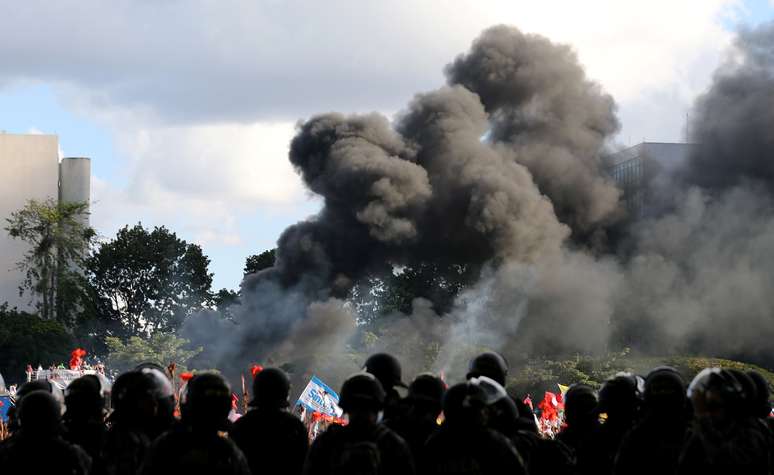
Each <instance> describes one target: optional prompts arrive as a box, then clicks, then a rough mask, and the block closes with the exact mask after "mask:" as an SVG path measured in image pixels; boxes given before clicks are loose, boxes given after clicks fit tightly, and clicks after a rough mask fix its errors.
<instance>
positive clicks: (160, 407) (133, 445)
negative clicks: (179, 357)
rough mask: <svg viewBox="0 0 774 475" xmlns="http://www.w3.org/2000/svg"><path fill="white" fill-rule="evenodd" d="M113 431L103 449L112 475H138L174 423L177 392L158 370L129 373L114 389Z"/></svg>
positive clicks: (108, 471)
mask: <svg viewBox="0 0 774 475" xmlns="http://www.w3.org/2000/svg"><path fill="white" fill-rule="evenodd" d="M111 406H112V407H113V412H112V414H111V415H110V429H109V430H108V434H107V438H106V441H105V447H104V452H103V453H104V457H103V460H104V464H105V467H106V468H105V471H106V473H108V474H109V475H132V474H136V473H137V472H138V470H139V469H140V466H141V465H142V462H143V460H144V459H145V456H146V455H147V452H148V449H149V448H150V445H151V443H152V442H153V440H154V439H155V438H156V437H157V436H158V435H160V433H161V432H162V431H163V430H164V429H168V428H171V426H172V422H173V421H174V418H173V415H172V411H173V410H174V390H173V389H172V383H171V381H169V379H168V378H167V377H166V376H165V375H164V374H163V373H161V372H160V371H159V370H157V369H155V368H145V369H141V370H134V371H129V372H127V373H124V374H122V375H121V376H119V377H118V378H117V379H116V381H115V383H114V384H113V387H112V392H111Z"/></svg>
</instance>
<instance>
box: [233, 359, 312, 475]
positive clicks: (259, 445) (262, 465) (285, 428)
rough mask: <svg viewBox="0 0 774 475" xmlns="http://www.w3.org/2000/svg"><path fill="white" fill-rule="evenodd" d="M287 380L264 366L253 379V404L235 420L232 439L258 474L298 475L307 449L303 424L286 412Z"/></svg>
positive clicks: (285, 376)
mask: <svg viewBox="0 0 774 475" xmlns="http://www.w3.org/2000/svg"><path fill="white" fill-rule="evenodd" d="M289 390H290V381H289V380H288V378H287V375H285V373H284V372H283V371H282V370H280V369H277V368H266V369H264V370H262V371H261V372H260V373H258V374H257V375H256V377H255V380H254V381H253V400H252V401H251V402H250V405H251V406H253V407H254V409H251V410H250V411H249V412H248V413H247V414H245V415H244V416H242V417H241V418H240V419H239V420H237V421H236V423H234V426H233V427H232V429H231V430H230V431H229V436H230V437H231V439H232V440H233V441H234V442H235V443H236V444H237V446H239V448H240V449H241V450H242V452H243V453H244V454H245V456H246V457H247V460H248V463H249V465H250V470H252V472H253V473H254V474H261V475H281V474H282V475H300V474H301V473H302V471H303V467H304V459H305V458H306V453H307V450H308V448H309V439H308V436H307V432H306V428H305V427H304V424H303V423H302V422H301V421H300V420H299V419H298V418H297V417H296V416H294V415H292V414H290V413H288V412H287V411H286V410H285V408H286V407H287V406H288V392H289Z"/></svg>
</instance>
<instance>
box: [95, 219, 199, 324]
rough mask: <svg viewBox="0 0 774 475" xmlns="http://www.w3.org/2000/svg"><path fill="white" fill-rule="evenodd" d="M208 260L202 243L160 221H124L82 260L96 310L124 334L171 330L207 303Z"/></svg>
mask: <svg viewBox="0 0 774 475" xmlns="http://www.w3.org/2000/svg"><path fill="white" fill-rule="evenodd" d="M209 263H210V260H209V259H208V258H207V257H206V256H205V255H204V254H203V253H202V249H201V247H199V246H198V245H196V244H189V243H187V242H186V241H184V240H181V239H179V238H178V237H177V235H175V233H173V232H170V231H169V230H168V229H167V228H165V227H163V226H162V227H156V228H154V229H153V230H152V231H148V230H146V229H145V228H143V227H142V224H137V225H135V226H134V227H131V228H130V227H128V226H125V227H124V228H123V229H121V230H119V231H118V234H117V235H116V237H115V239H113V240H111V241H108V242H104V243H101V244H100V245H99V247H98V248H97V251H96V252H95V253H94V255H93V256H92V257H91V258H89V259H88V261H87V263H86V264H87V269H88V271H89V280H90V281H91V284H92V286H93V288H94V291H95V293H96V295H97V299H98V306H99V309H98V313H99V314H103V315H104V314H107V315H109V316H110V317H111V319H115V320H117V321H119V322H120V324H121V325H122V326H123V329H124V331H125V334H126V335H131V336H150V335H152V334H153V333H154V332H157V331H164V332H169V331H174V330H175V329H177V328H178V327H179V326H180V324H181V323H182V322H183V321H184V320H185V319H186V318H188V317H189V316H190V315H191V314H192V313H194V312H197V311H199V310H201V309H203V308H207V307H209V306H210V305H212V302H213V296H212V294H211V291H210V288H211V286H212V274H211V273H209V272H208V266H209Z"/></svg>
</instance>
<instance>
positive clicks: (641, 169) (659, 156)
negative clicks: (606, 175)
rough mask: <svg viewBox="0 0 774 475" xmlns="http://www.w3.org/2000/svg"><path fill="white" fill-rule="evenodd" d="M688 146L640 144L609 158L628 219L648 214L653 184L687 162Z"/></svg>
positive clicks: (682, 144) (677, 144) (612, 173)
mask: <svg viewBox="0 0 774 475" xmlns="http://www.w3.org/2000/svg"><path fill="white" fill-rule="evenodd" d="M691 149H692V145H691V144H687V143H662V142H643V143H640V144H637V145H635V146H633V147H629V148H627V149H624V150H621V151H620V152H617V153H614V154H612V155H610V156H609V157H608V161H609V163H610V164H611V165H610V175H611V176H612V177H613V179H614V180H615V182H616V184H617V185H618V187H619V188H620V189H621V190H623V197H622V199H623V203H624V205H625V207H626V210H627V213H628V215H629V217H630V218H631V219H639V218H642V217H643V216H645V215H647V213H648V209H649V207H648V205H649V203H650V202H651V201H652V199H653V197H652V195H651V193H652V192H653V190H654V184H656V183H657V182H658V181H659V179H661V178H664V177H668V176H671V175H672V174H673V172H674V171H675V170H676V169H677V168H678V167H679V166H680V165H681V164H682V163H684V162H685V161H686V160H687V159H688V155H689V154H690V152H691Z"/></svg>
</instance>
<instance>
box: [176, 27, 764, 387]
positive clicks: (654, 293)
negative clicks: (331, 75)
mask: <svg viewBox="0 0 774 475" xmlns="http://www.w3.org/2000/svg"><path fill="white" fill-rule="evenodd" d="M772 31H773V30H772V28H771V27H767V28H765V29H761V30H758V31H749V32H745V33H743V34H742V35H741V36H740V40H739V42H738V43H737V54H736V57H735V61H734V62H733V63H729V64H728V65H725V66H724V68H723V69H722V70H721V71H719V72H718V73H717V75H716V77H715V80H714V82H713V85H712V87H711V88H710V90H709V91H708V92H707V93H706V94H705V95H704V96H702V97H701V98H700V99H699V101H698V102H697V105H696V110H695V112H694V114H693V120H694V122H693V124H692V127H691V130H692V131H693V134H694V135H693V137H691V138H692V140H693V141H695V142H696V143H698V144H699V145H698V146H697V147H696V148H695V150H694V152H695V153H694V154H693V155H692V157H691V159H690V160H689V162H688V163H687V164H686V166H685V167H683V169H681V170H680V172H679V173H678V174H677V175H678V176H676V177H674V179H670V180H665V182H669V183H676V185H673V188H671V189H669V190H665V191H664V192H663V193H661V195H660V196H661V198H662V199H663V200H665V201H668V202H669V203H668V206H665V207H663V209H668V210H670V211H669V212H665V211H662V212H661V214H660V215H656V216H652V217H650V218H649V219H648V220H646V221H640V222H634V223H633V224H631V225H630V226H628V227H627V228H624V229H625V232H624V233H621V231H620V229H621V226H622V225H621V223H622V221H621V220H622V217H623V216H624V213H623V212H622V210H621V206H620V204H619V199H620V195H621V193H620V191H619V190H618V189H617V188H616V187H615V185H614V184H613V182H611V180H610V179H609V178H608V177H607V173H606V171H605V170H604V167H603V161H602V159H601V156H602V155H603V154H604V153H605V148H606V146H607V145H608V142H609V140H610V137H611V134H614V133H615V132H616V131H617V130H618V121H617V119H616V117H615V104H614V102H613V100H612V98H611V97H610V96H609V95H607V94H606V93H604V92H603V91H602V90H601V88H600V87H599V86H598V85H597V84H595V83H593V82H591V81H590V80H589V79H588V78H586V76H585V74H584V72H583V69H582V68H581V66H580V65H579V64H578V61H577V58H576V56H575V54H574V53H573V52H572V50H571V49H570V48H569V47H567V46H563V45H556V44H553V43H551V42H550V41H549V40H547V39H545V38H543V37H540V36H536V35H525V34H523V33H521V32H519V31H518V30H516V29H514V28H511V27H504V26H500V27H495V28H491V29H489V30H486V31H484V32H483V33H482V35H481V37H480V38H478V39H477V40H476V41H475V42H474V44H473V46H472V49H471V50H470V51H469V52H468V53H467V54H464V55H462V56H460V57H458V58H457V59H456V60H455V61H454V62H453V63H452V64H450V65H449V66H448V67H447V69H446V72H447V76H448V81H449V85H447V86H444V87H441V88H440V89H438V90H436V91H432V92H428V93H424V94H418V95H417V96H416V97H415V98H414V99H413V100H412V101H411V103H410V104H409V105H408V107H407V108H406V109H405V110H404V111H402V112H401V113H399V114H398V115H397V117H396V118H395V120H394V121H393V122H390V121H389V120H388V119H387V118H385V117H383V116H381V115H378V114H369V115H355V116H347V115H341V114H325V115H320V116H316V117H313V118H311V119H309V120H307V121H305V122H303V123H300V124H299V126H298V130H297V134H296V136H295V138H294V139H293V141H292V143H291V148H290V160H291V162H292V163H293V165H294V166H295V167H296V169H297V170H298V172H299V173H300V175H301V176H302V178H303V180H304V182H305V184H306V185H307V187H308V188H309V190H310V191H312V192H314V193H316V194H318V195H319V196H321V197H322V198H323V201H324V206H323V208H322V210H321V211H320V213H319V214H318V215H316V216H314V217H312V218H310V219H309V220H307V221H304V222H301V223H298V224H296V225H294V226H291V227H290V228H288V229H287V230H286V231H285V232H284V233H283V234H282V236H281V237H280V239H279V242H278V249H277V263H276V265H275V267H273V268H271V269H267V270H265V271H263V272H261V273H259V274H255V275H252V276H248V277H247V278H246V279H245V281H244V282H243V283H242V304H241V305H240V306H238V307H236V308H233V309H232V314H233V321H224V320H222V319H215V318H212V315H210V316H207V315H202V316H200V318H196V319H191V320H190V321H189V322H187V324H186V327H185V328H184V333H185V334H187V335H188V336H191V337H192V338H193V339H195V340H197V341H204V342H206V346H207V349H208V353H209V357H210V358H211V360H210V361H212V362H213V364H214V365H217V366H219V367H222V368H229V367H240V366H242V367H244V366H246V364H248V363H249V362H251V361H262V362H266V361H270V362H272V363H274V364H287V365H289V367H293V368H294V371H295V373H294V374H296V376H297V377H298V375H299V374H300V375H303V377H306V376H307V375H308V372H309V371H317V372H319V373H320V374H323V375H327V376H328V377H330V378H331V379H332V383H333V384H337V383H338V382H339V381H340V378H341V377H343V376H344V375H345V374H346V373H345V372H347V371H350V370H354V369H357V368H358V367H359V365H360V364H361V363H362V362H361V361H357V356H356V352H355V351H353V350H352V344H353V342H354V340H357V339H358V338H359V339H360V340H359V342H358V344H359V345H360V346H361V347H364V348H366V349H367V350H370V351H376V350H387V351H391V352H394V353H395V354H397V355H399V356H402V359H403V360H404V363H405V364H406V367H407V373H409V375H411V374H412V373H414V372H418V371H420V370H428V369H432V370H448V369H456V368H460V367H461V365H462V364H463V363H464V360H465V359H466V358H467V357H468V356H469V355H471V354H473V353H475V352H477V351H480V350H482V349H484V348H492V349H497V350H500V351H503V352H504V353H505V354H506V355H507V356H509V357H510V358H511V359H513V360H517V359H519V358H523V357H526V356H530V355H557V354H568V353H573V352H582V353H599V352H605V351H608V350H609V349H611V348H612V349H616V348H619V347H621V346H632V347H634V348H635V349H637V350H639V351H643V352H649V353H660V354H663V353H668V352H674V351H695V352H703V353H705V354H714V355H719V354H725V355H752V356H760V355H762V354H763V353H762V352H763V350H764V348H765V347H766V345H767V344H768V342H770V341H771V339H772V337H774V321H772V318H774V292H770V291H769V289H771V288H772V285H774V265H773V264H774V211H773V208H772V203H774V200H772V198H771V194H772V192H774V168H772V163H773V162H772V160H774V156H772V153H774V142H772V141H774V138H772V137H774V134H772V133H771V132H774V118H773V117H772V114H774V113H773V112H772V110H774V100H773V98H774V94H773V93H772V91H774V80H772V76H771V75H772V70H773V68H772V63H773V62H774V61H773V60H774V54H772V46H771V45H773V44H774V42H772V41H768V40H770V39H771V38H772ZM660 209H661V208H660ZM613 225H615V226H617V227H618V229H617V232H618V234H619V235H620V234H624V235H626V236H627V237H628V239H627V245H628V249H629V251H628V252H627V253H626V254H625V255H626V256H627V257H626V259H625V260H623V258H620V257H616V256H618V255H619V253H616V252H614V250H610V249H609V248H606V247H605V246H604V243H605V236H606V234H607V231H608V230H609V229H610V227H611V226H613ZM609 244H610V243H608V245H609ZM606 249H607V250H606ZM620 255H624V254H620ZM420 263H432V264H439V265H445V264H460V265H464V266H466V268H467V269H469V270H470V269H472V270H473V272H472V275H473V276H474V277H476V278H475V279H474V283H473V284H472V285H470V286H468V288H466V289H465V290H464V291H462V292H461V293H460V294H459V295H458V296H457V298H456V300H455V302H454V304H453V305H452V306H451V309H450V310H448V311H446V310H444V312H443V315H439V313H440V312H439V310H438V308H439V307H438V306H437V305H436V302H433V301H432V300H428V299H432V296H430V295H416V297H418V298H417V299H416V300H414V303H413V308H412V310H411V312H409V313H408V314H403V313H400V312H395V313H394V314H392V315H390V316H387V317H382V318H381V320H380V325H379V326H378V327H377V328H376V329H374V331H375V332H376V333H378V334H376V335H369V334H365V335H363V334H360V335H358V333H359V332H358V328H357V326H356V324H355V322H356V313H357V309H356V308H355V306H354V303H351V302H346V301H344V299H346V297H347V295H348V293H349V291H350V290H351V289H352V288H353V286H354V285H356V284H358V285H362V283H363V282H370V281H371V280H369V279H372V278H374V277H379V276H385V275H391V274H392V273H393V272H395V271H396V269H400V268H401V267H403V266H412V265H417V264H420ZM360 333H362V332H360ZM334 362H335V363H336V364H333V363H334Z"/></svg>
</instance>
